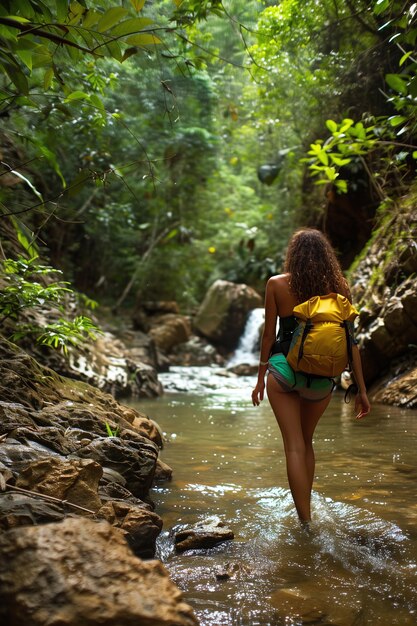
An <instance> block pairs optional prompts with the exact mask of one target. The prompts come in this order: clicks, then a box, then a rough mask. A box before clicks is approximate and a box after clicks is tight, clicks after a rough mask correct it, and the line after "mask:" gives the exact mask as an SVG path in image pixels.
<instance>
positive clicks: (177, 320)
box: [149, 313, 191, 353]
mask: <svg viewBox="0 0 417 626" xmlns="http://www.w3.org/2000/svg"><path fill="white" fill-rule="evenodd" d="M149 334H150V336H151V337H152V339H153V340H154V341H155V343H156V345H157V347H158V348H159V349H160V350H162V352H165V353H169V352H171V350H172V348H174V346H177V345H178V344H181V343H185V342H186V341H188V339H189V337H190V335H191V326H190V322H189V320H188V318H187V317H185V316H184V315H175V314H173V313H167V314H166V315H160V316H158V317H155V318H152V321H151V329H150V331H149Z"/></svg>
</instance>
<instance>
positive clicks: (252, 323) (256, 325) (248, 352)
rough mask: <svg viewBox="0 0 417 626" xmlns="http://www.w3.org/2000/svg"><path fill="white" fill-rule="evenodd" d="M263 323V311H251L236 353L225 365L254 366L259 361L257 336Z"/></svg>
mask: <svg viewBox="0 0 417 626" xmlns="http://www.w3.org/2000/svg"><path fill="white" fill-rule="evenodd" d="M263 323H264V309H263V308H262V309H253V310H252V311H251V312H250V313H249V316H248V319H247V322H246V326H245V330H244V331H243V335H242V336H241V338H240V340H239V345H238V347H237V348H236V352H235V353H234V355H233V356H232V358H231V359H230V361H229V363H228V364H227V365H228V367H229V366H231V365H238V364H239V363H247V364H248V365H255V364H256V363H257V362H258V359H259V336H260V332H261V328H262V325H263Z"/></svg>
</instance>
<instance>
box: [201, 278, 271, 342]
mask: <svg viewBox="0 0 417 626" xmlns="http://www.w3.org/2000/svg"><path fill="white" fill-rule="evenodd" d="M262 305H263V302H262V298H261V296H260V295H259V294H258V293H257V292H256V291H255V290H254V289H252V288H251V287H248V286H247V285H243V284H236V283H231V282H228V281H225V280H217V281H216V282H215V283H213V284H212V285H211V287H210V288H209V290H208V292H207V294H206V297H205V298H204V300H203V302H202V304H201V306H200V308H199V310H198V313H197V315H196V318H195V320H194V327H195V329H196V330H197V332H198V333H199V334H201V335H203V336H204V337H206V338H207V339H209V340H210V341H212V342H213V343H214V344H215V345H217V346H218V347H219V348H220V349H222V350H224V351H225V352H231V351H232V350H234V349H235V348H236V346H237V344H238V342H239V339H240V336H241V335H242V333H243V330H244V328H245V324H246V319H247V315H248V312H249V311H251V310H252V309H255V308H258V307H262Z"/></svg>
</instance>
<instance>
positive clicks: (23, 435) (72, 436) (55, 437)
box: [11, 426, 88, 456]
mask: <svg viewBox="0 0 417 626" xmlns="http://www.w3.org/2000/svg"><path fill="white" fill-rule="evenodd" d="M81 432H82V438H84V437H88V435H87V433H85V432H84V431H81ZM79 435H80V431H79V430H77V431H75V430H71V429H70V430H65V431H64V429H62V428H57V427H55V426H35V428H33V429H32V428H25V427H24V428H16V429H15V430H13V431H12V432H11V436H12V437H13V439H17V440H18V441H21V442H23V443H26V444H27V445H29V446H30V445H33V442H37V443H40V444H42V445H43V446H45V448H50V449H51V450H53V451H54V452H57V453H58V454H60V455H62V456H66V455H67V454H71V453H72V452H75V451H76V450H78V448H79V447H80V445H81V444H80V440H79Z"/></svg>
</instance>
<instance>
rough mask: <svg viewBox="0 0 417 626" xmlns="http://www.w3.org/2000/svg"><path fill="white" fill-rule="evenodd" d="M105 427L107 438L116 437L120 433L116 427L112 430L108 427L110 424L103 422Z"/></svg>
mask: <svg viewBox="0 0 417 626" xmlns="http://www.w3.org/2000/svg"><path fill="white" fill-rule="evenodd" d="M105 426H106V433H107V436H108V437H118V436H119V433H120V429H119V427H118V426H117V427H116V428H115V429H114V430H113V428H112V427H111V426H110V424H109V423H108V422H105Z"/></svg>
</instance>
